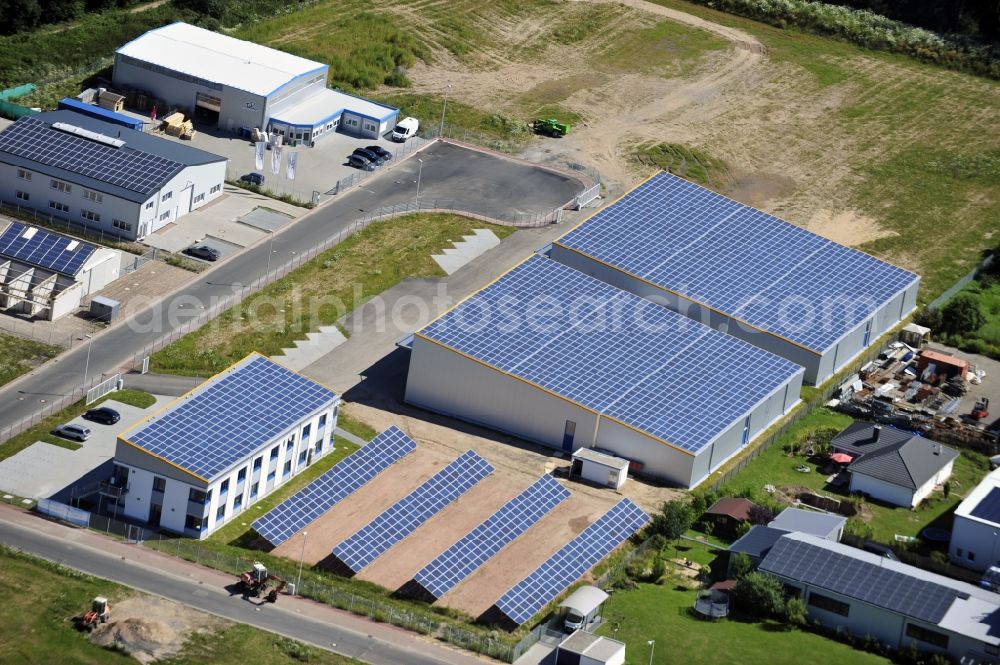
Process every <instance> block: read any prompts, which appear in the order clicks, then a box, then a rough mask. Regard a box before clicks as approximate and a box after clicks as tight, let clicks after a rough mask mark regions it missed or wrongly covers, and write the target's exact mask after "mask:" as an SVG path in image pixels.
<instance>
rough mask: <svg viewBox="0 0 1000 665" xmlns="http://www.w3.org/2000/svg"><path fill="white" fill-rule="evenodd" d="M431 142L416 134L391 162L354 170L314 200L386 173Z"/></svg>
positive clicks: (334, 194) (393, 154) (396, 151)
mask: <svg viewBox="0 0 1000 665" xmlns="http://www.w3.org/2000/svg"><path fill="white" fill-rule="evenodd" d="M431 143H432V141H428V140H426V139H423V138H420V137H419V136H414V137H413V138H411V139H410V140H409V141H406V142H405V143H401V144H400V145H399V147H397V148H396V149H395V150H393V151H392V159H391V160H389V162H388V163H386V164H385V165H384V166H382V167H380V168H376V169H375V170H374V171H361V170H358V171H354V172H353V173H351V174H350V175H349V176H347V177H346V178H341V179H340V180H338V181H337V182H336V183H334V185H333V187H331V188H330V189H328V190H327V191H325V192H322V193H320V194H319V200H318V201H316V200H314V201H313V202H314V203H317V204H319V203H322V202H323V200H324V197H331V196H336V195H337V194H340V193H341V192H343V191H345V190H347V189H350V188H351V187H354V186H355V185H357V184H359V183H361V182H364V181H365V180H367V179H368V178H371V177H372V176H376V175H379V174H380V173H384V172H385V171H387V170H391V169H392V167H393V166H395V165H396V164H398V163H399V162H401V161H402V160H403V159H404V158H406V157H408V156H410V155H412V154H413V153H415V152H418V151H419V150H420V149H422V148H424V147H426V146H428V145H430V144H431ZM314 198H315V197H314Z"/></svg>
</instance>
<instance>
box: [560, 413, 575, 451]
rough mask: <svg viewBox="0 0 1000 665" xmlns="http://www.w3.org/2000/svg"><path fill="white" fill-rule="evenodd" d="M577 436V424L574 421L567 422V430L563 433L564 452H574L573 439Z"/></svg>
mask: <svg viewBox="0 0 1000 665" xmlns="http://www.w3.org/2000/svg"><path fill="white" fill-rule="evenodd" d="M575 436H576V423H575V422H573V421H572V420H567V421H566V429H565V430H564V431H563V450H565V451H566V452H570V453H571V452H573V438H574V437H575Z"/></svg>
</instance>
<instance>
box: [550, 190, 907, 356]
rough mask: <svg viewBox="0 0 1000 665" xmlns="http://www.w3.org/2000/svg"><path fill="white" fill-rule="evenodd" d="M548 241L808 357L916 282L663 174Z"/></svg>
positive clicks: (889, 267)
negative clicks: (790, 345) (737, 322)
mask: <svg viewBox="0 0 1000 665" xmlns="http://www.w3.org/2000/svg"><path fill="white" fill-rule="evenodd" d="M554 245H556V246H559V247H564V248H566V249H568V250H571V251H573V252H576V253H579V254H582V255H585V256H588V257H592V258H593V259H596V260H597V261H599V262H601V263H603V264H605V265H608V266H611V267H613V268H615V269H617V270H619V271H622V272H624V273H627V274H629V275H631V276H633V277H636V278H638V279H640V280H643V281H645V282H648V283H650V284H653V285H655V286H658V287H660V288H663V289H665V290H667V291H671V292H674V293H678V294H680V295H682V296H683V297H685V298H687V299H689V300H692V301H694V302H697V303H700V304H702V305H706V306H708V307H710V308H711V309H713V310H715V311H717V312H722V313H723V314H726V315H727V316H731V317H733V318H736V319H738V320H741V321H744V322H746V323H748V324H749V325H751V326H753V327H755V328H758V329H760V330H763V331H766V332H769V333H771V334H774V335H777V336H780V337H782V338H785V339H788V340H790V341H792V342H793V343H795V344H798V345H801V346H803V347H805V348H807V349H810V350H813V351H815V352H817V353H822V352H824V351H825V350H826V349H828V348H830V347H831V346H832V345H833V344H835V343H836V342H837V341H838V340H839V339H840V338H841V337H842V336H843V335H845V334H846V333H847V332H849V331H851V330H853V329H854V328H856V327H857V326H858V325H859V324H861V323H862V322H863V321H865V320H866V319H867V318H868V317H869V316H870V315H871V314H872V313H873V312H874V311H875V310H876V309H877V308H878V307H879V306H881V305H882V304H883V303H885V302H887V301H889V300H891V299H892V298H893V297H895V296H896V295H897V294H899V293H900V292H901V291H903V290H905V289H907V288H908V287H910V286H911V285H913V284H914V283H915V282H916V281H917V280H918V279H919V278H918V277H917V276H916V275H914V274H913V273H910V272H907V271H906V270H903V269H901V268H897V267H896V266H893V265H890V264H888V263H885V262H884V261H880V260H878V259H876V258H874V257H872V256H869V255H868V254H864V253H863V252H859V251H856V250H854V249H850V248H847V247H844V246H842V245H839V244H837V243H834V242H832V241H830V240H827V239H825V238H823V237H821V236H818V235H816V234H814V233H811V232H809V231H806V230H805V229H801V228H799V227H797V226H795V225H793V224H789V223H788V222H785V221H783V220H781V219H778V218H777V217H774V216H772V215H768V214H766V213H764V212H761V211H759V210H756V209H754V208H751V207H749V206H746V205H743V204H742V203H738V202H736V201H733V200H732V199H728V198H726V197H724V196H722V195H720V194H716V193H715V192H712V191H710V190H708V189H705V188H704V187H701V186H699V185H696V184H694V183H692V182H688V181H687V180H684V179H683V178H679V177H677V176H674V175H671V174H669V173H661V174H659V175H656V176H654V177H652V178H650V179H649V180H648V181H646V182H645V183H643V184H642V185H640V186H639V187H637V188H636V189H634V190H633V191H632V192H630V193H629V194H627V195H626V196H624V197H623V198H621V199H620V200H619V201H617V202H615V203H614V204H612V205H610V206H608V207H607V208H605V209H604V210H602V211H600V212H599V213H597V214H596V215H594V216H593V217H591V218H590V219H589V220H587V221H585V222H584V223H582V224H581V225H580V226H578V227H577V228H575V229H573V230H571V231H570V232H569V233H567V234H566V235H565V236H563V237H562V238H560V239H559V240H557V241H556V242H555V243H554Z"/></svg>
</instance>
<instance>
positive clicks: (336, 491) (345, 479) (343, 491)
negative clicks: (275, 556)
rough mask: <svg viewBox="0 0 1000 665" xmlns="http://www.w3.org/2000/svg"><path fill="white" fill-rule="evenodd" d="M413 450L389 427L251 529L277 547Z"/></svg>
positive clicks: (406, 440)
mask: <svg viewBox="0 0 1000 665" xmlns="http://www.w3.org/2000/svg"><path fill="white" fill-rule="evenodd" d="M416 448H417V444H416V443H414V442H413V439H411V438H410V437H408V436H406V435H405V434H403V432H402V431H401V430H400V429H399V428H398V427H396V426H395V425H393V426H392V427H390V428H389V429H387V430H385V431H384V432H382V433H381V434H379V435H378V436H376V437H375V438H374V439H372V440H371V441H369V442H368V443H367V444H366V445H364V446H362V447H361V448H360V449H358V450H357V451H356V452H355V453H354V454H352V455H350V456H348V457H347V458H345V459H344V460H342V461H341V462H340V463H339V464H337V465H336V466H334V467H333V468H332V469H330V470H329V471H327V472H326V473H324V474H323V475H321V476H320V477H319V478H317V479H316V480H314V481H312V482H311V483H309V484H308V485H307V486H306V487H304V488H303V489H301V490H300V491H298V492H296V493H295V494H293V495H292V496H290V497H289V498H287V499H285V501H283V502H282V503H280V504H279V505H278V506H277V507H275V508H274V509H273V510H271V511H270V512H268V513H267V514H266V515H264V516H263V517H261V518H260V519H259V520H257V521H256V522H254V523H253V528H254V530H256V531H257V533H259V534H260V535H261V536H263V537H264V538H266V539H267V541H268V542H269V543H271V544H272V545H274V546H275V547H277V546H278V545H280V544H282V543H283V542H285V541H286V540H288V539H289V538H291V537H292V536H293V535H295V534H296V533H298V532H299V531H301V530H302V529H304V528H306V527H307V526H308V525H309V524H311V523H312V522H314V521H315V520H316V519H317V518H319V517H320V516H321V515H323V514H324V513H326V512H327V511H328V510H330V509H331V508H333V507H334V506H335V505H336V504H337V503H339V502H340V501H341V500H342V499H344V498H345V497H347V496H348V495H350V494H353V493H354V492H356V491H357V490H358V489H359V488H361V487H362V486H363V485H365V484H366V483H368V481H370V480H371V479H372V478H374V477H375V476H377V475H378V474H379V473H380V472H382V471H383V470H384V469H386V468H388V467H390V466H392V465H393V464H394V463H396V462H397V461H399V460H400V459H402V458H403V457H405V456H406V455H409V454H410V453H412V452H413V451H414V450H416Z"/></svg>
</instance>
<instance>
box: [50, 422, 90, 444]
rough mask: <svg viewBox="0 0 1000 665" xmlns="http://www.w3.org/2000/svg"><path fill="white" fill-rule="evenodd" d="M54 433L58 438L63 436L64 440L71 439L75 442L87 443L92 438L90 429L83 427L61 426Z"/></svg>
mask: <svg viewBox="0 0 1000 665" xmlns="http://www.w3.org/2000/svg"><path fill="white" fill-rule="evenodd" d="M52 433H53V434H55V435H56V436H61V437H62V438H64V439H71V440H73V441H86V440H87V439H89V438H90V428H89V427H84V426H83V425H73V424H69V425H60V426H59V427H57V428H55V429H54V430H52Z"/></svg>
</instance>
